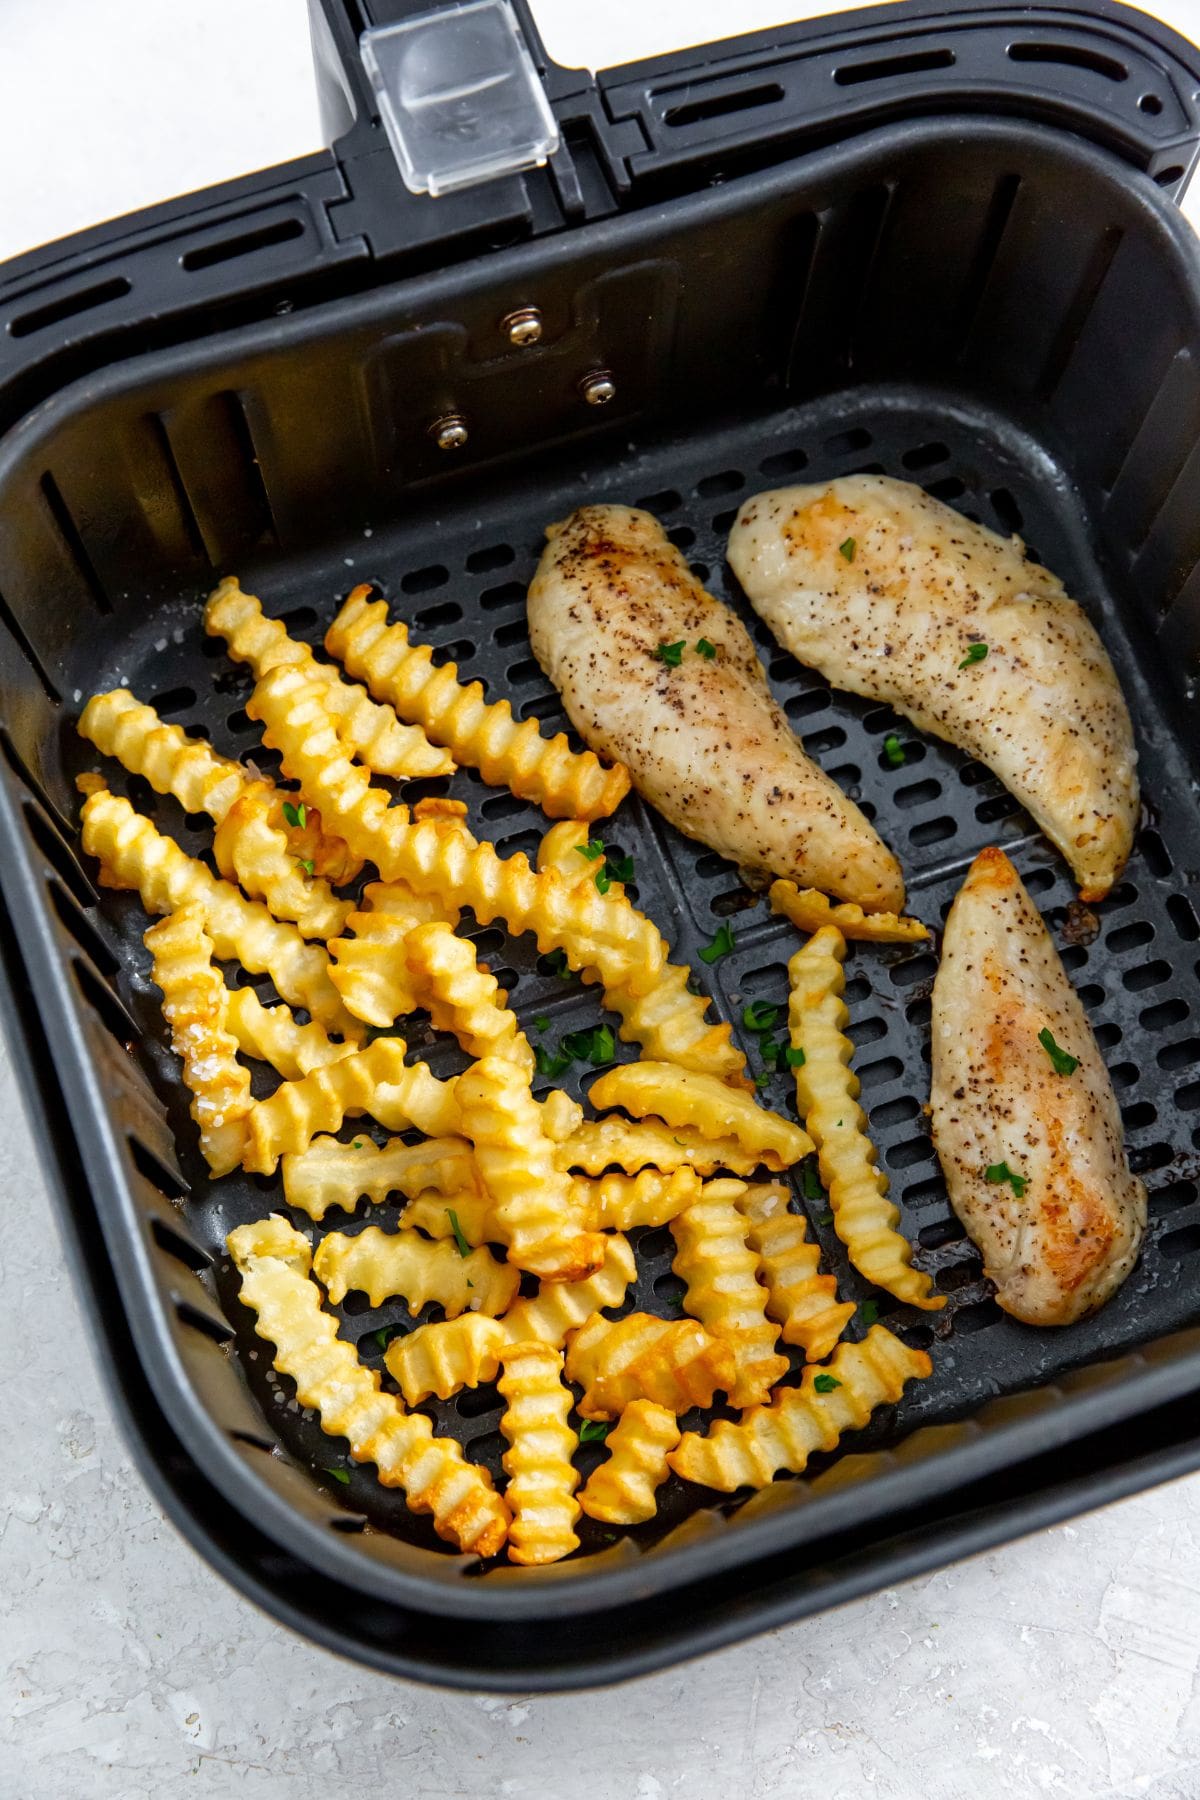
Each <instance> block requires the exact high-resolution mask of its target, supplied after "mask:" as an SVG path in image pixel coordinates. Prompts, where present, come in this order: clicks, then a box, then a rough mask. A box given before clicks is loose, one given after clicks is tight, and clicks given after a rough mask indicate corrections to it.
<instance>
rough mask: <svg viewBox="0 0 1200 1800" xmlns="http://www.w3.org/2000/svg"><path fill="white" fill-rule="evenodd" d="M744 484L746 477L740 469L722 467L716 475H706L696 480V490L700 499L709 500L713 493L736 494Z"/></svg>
mask: <svg viewBox="0 0 1200 1800" xmlns="http://www.w3.org/2000/svg"><path fill="white" fill-rule="evenodd" d="M745 485H746V477H745V476H744V475H743V474H742V472H741V470H740V469H722V470H721V472H720V473H719V474H718V475H706V476H705V477H704V479H703V481H698V482H697V483H696V492H697V494H699V496H700V498H701V499H702V500H711V499H712V498H713V496H714V495H715V494H736V492H737V491H738V489H739V488H744V487H745Z"/></svg>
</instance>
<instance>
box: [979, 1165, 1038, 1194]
mask: <svg viewBox="0 0 1200 1800" xmlns="http://www.w3.org/2000/svg"><path fill="white" fill-rule="evenodd" d="M983 1179H984V1180H985V1181H990V1182H991V1183H992V1184H993V1185H995V1184H996V1183H998V1182H1002V1181H1007V1183H1008V1185H1009V1187H1010V1188H1011V1189H1012V1191H1013V1193H1014V1194H1015V1195H1016V1196H1017V1199H1018V1200H1020V1199H1021V1197H1022V1195H1023V1194H1024V1192H1025V1189H1026V1188H1027V1187H1028V1186H1029V1177H1028V1176H1027V1175H1018V1174H1016V1172H1015V1171H1014V1170H1012V1169H1010V1168H1009V1166H1008V1164H1007V1163H1006V1162H998V1163H989V1164H988V1166H987V1168H986V1169H985V1170H984V1171H983Z"/></svg>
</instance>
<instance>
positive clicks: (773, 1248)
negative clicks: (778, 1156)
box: [737, 1181, 854, 1362]
mask: <svg viewBox="0 0 1200 1800" xmlns="http://www.w3.org/2000/svg"><path fill="white" fill-rule="evenodd" d="M790 1200H791V1195H790V1193H789V1191H788V1189H787V1188H786V1187H784V1186H783V1184H782V1182H775V1181H770V1182H767V1181H764V1182H759V1183H757V1184H756V1185H754V1186H752V1187H747V1188H745V1189H744V1190H743V1191H742V1193H741V1194H739V1195H738V1197H737V1205H738V1207H739V1209H740V1211H741V1212H742V1214H743V1215H744V1217H745V1220H746V1226H747V1230H746V1242H747V1243H748V1244H749V1246H750V1248H751V1249H752V1250H753V1251H754V1252H755V1253H756V1255H757V1257H758V1277H759V1280H760V1281H761V1282H762V1283H763V1285H764V1286H765V1288H766V1290H767V1313H768V1315H769V1317H770V1318H772V1319H775V1320H776V1321H777V1322H778V1324H779V1327H780V1330H779V1335H780V1337H781V1338H782V1339H783V1341H784V1343H785V1344H799V1345H800V1346H801V1347H802V1348H803V1350H804V1354H805V1356H806V1357H807V1359H808V1361H809V1362H824V1360H825V1358H826V1357H827V1356H829V1355H830V1354H831V1353H832V1351H833V1348H834V1345H835V1344H836V1343H837V1341H838V1339H839V1338H840V1337H841V1335H842V1332H843V1331H844V1330H845V1329H846V1326H847V1324H848V1323H849V1321H850V1320H851V1319H852V1318H853V1317H854V1306H853V1303H852V1302H851V1301H849V1300H845V1301H839V1300H838V1297H837V1281H836V1279H835V1277H834V1276H832V1275H822V1274H820V1273H819V1272H818V1271H819V1267H820V1261H821V1250H820V1246H819V1245H818V1244H814V1243H810V1242H809V1239H808V1226H807V1221H806V1220H805V1218H804V1215H803V1214H802V1213H795V1212H792V1211H791V1210H790V1205H789V1202H790Z"/></svg>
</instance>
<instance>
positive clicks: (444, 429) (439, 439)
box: [429, 413, 467, 450]
mask: <svg viewBox="0 0 1200 1800" xmlns="http://www.w3.org/2000/svg"><path fill="white" fill-rule="evenodd" d="M429 435H430V437H431V438H432V439H433V441H434V443H435V444H436V445H437V447H438V449H439V450H461V449H462V447H463V445H464V444H465V443H466V441H467V421H466V420H465V419H464V418H463V416H462V414H461V413H445V414H444V415H443V416H442V417H441V418H440V419H435V420H434V421H433V424H432V425H431V426H430V427H429Z"/></svg>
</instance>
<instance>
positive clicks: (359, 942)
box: [329, 881, 459, 1029]
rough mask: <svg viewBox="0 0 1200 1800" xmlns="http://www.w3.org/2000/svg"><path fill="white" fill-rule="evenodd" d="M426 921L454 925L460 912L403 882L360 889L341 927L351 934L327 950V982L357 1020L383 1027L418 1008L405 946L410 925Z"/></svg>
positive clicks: (379, 884) (339, 939)
mask: <svg viewBox="0 0 1200 1800" xmlns="http://www.w3.org/2000/svg"><path fill="white" fill-rule="evenodd" d="M431 919H444V920H445V921H446V923H447V924H449V925H452V926H453V925H457V924H458V919H459V909H458V908H457V907H456V906H454V907H450V908H446V907H444V906H442V905H441V903H440V902H439V901H438V900H437V899H436V898H434V897H433V896H432V895H428V894H417V893H415V892H414V891H413V889H412V888H411V887H410V886H409V885H408V883H407V881H373V882H372V883H371V884H370V886H369V887H366V888H364V889H363V904H362V905H361V906H360V907H359V908H358V909H357V911H354V912H352V913H351V914H350V915H349V917H348V918H347V920H346V923H345V926H344V928H343V929H344V930H345V931H346V932H349V933H352V934H353V935H352V936H346V937H340V938H338V939H337V940H336V941H335V942H333V943H331V944H330V946H329V954H330V956H331V957H332V958H333V967H332V968H331V969H330V971H329V974H330V979H331V980H332V982H333V984H334V986H335V987H336V988H337V990H338V992H339V993H340V994H341V996H342V999H343V1000H344V1001H345V1002H346V1006H347V1007H348V1009H349V1010H350V1011H351V1012H352V1013H353V1014H354V1016H355V1018H356V1019H363V1020H365V1021H366V1023H367V1024H368V1025H378V1026H382V1027H384V1028H385V1029H386V1027H387V1026H389V1025H391V1024H393V1023H394V1021H395V1020H396V1019H399V1018H402V1017H403V1016H404V1014H405V1013H410V1012H415V1011H416V1010H417V1007H418V1005H419V1004H420V1002H419V1001H418V999H417V996H416V993H415V991H414V989H413V985H412V980H411V978H410V976H409V972H408V957H407V955H406V952H405V943H406V940H407V937H408V934H409V932H410V931H411V930H412V929H413V927H414V926H416V925H423V924H426V923H427V922H428V921H429V920H431Z"/></svg>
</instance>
